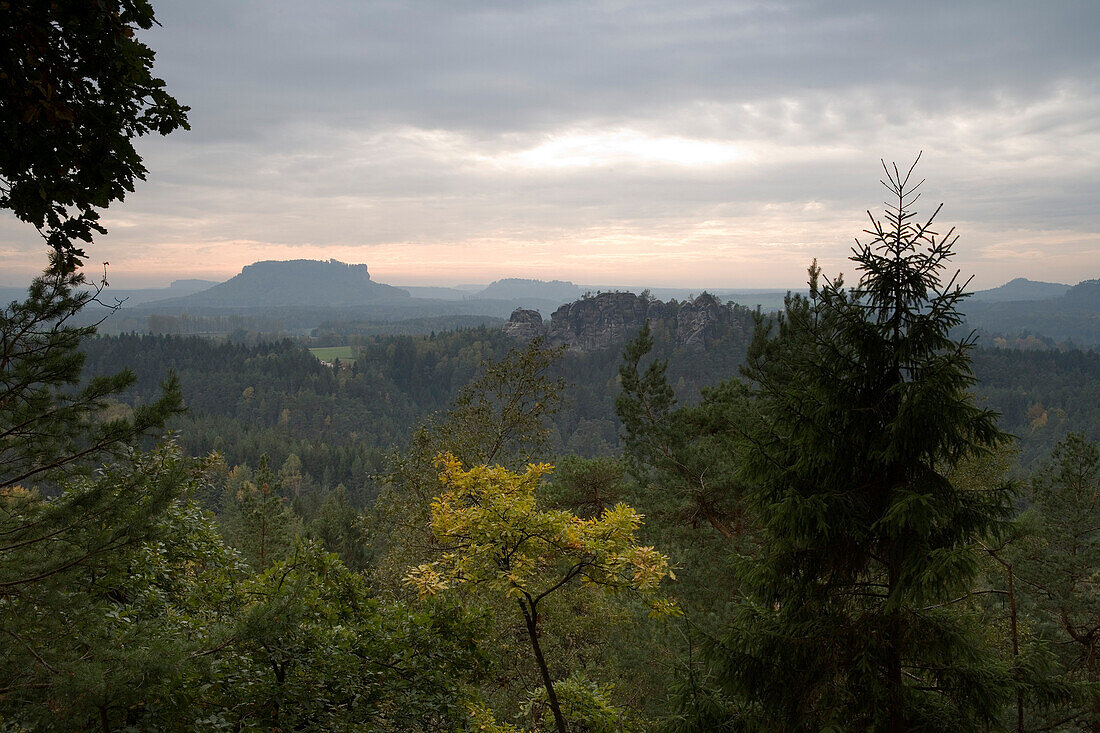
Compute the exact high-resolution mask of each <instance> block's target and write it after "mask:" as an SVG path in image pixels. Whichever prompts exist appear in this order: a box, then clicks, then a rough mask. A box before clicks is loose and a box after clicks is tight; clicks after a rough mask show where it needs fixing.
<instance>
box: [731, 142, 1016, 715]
mask: <svg viewBox="0 0 1100 733" xmlns="http://www.w3.org/2000/svg"><path fill="white" fill-rule="evenodd" d="M915 165H916V163H914V166H915ZM884 168H885V169H886V174H887V177H886V181H884V185H886V187H887V189H888V190H889V191H890V193H891V196H892V203H891V204H889V205H888V208H887V211H886V215H885V219H886V222H885V224H884V223H883V222H882V221H880V220H876V219H875V218H874V217H873V216H871V215H870V213H868V215H869V216H871V221H872V227H871V228H870V229H869V230H867V233H868V234H870V235H871V237H872V239H871V240H870V241H868V242H866V243H860V242H859V241H858V240H857V243H856V247H855V248H854V249H853V256H852V258H851V259H852V260H853V261H854V262H855V263H856V267H857V270H858V271H859V273H860V279H859V283H858V285H856V286H855V287H854V288H851V289H846V288H845V287H844V286H843V282H842V280H841V278H839V277H838V278H837V279H836V280H835V281H831V282H830V281H829V280H827V279H825V278H822V276H821V274H820V270H819V268H818V267H817V265H816V263H815V264H814V266H813V267H811V269H810V295H809V298H808V299H807V298H803V297H799V296H793V297H788V300H787V305H786V311H785V313H784V314H782V315H781V316H780V318H779V319H778V320H777V322H776V323H774V324H771V323H767V322H765V321H763V320H761V322H760V324H759V326H758V330H757V333H756V337H755V339H754V342H753V345H752V347H751V349H750V354H749V359H748V362H747V364H746V366H745V367H744V370H743V372H744V375H745V376H746V377H747V378H748V380H749V382H750V387H751V391H752V395H753V397H754V401H755V405H756V412H755V418H754V419H752V420H751V421H750V422H748V423H746V424H745V425H744V426H743V428H742V431H741V432H742V440H741V443H742V444H741V446H740V451H741V455H742V456H743V471H744V478H745V480H746V481H747V483H748V484H749V486H750V487H751V489H750V499H751V501H752V502H753V504H754V505H755V508H756V511H757V514H758V516H759V519H760V522H761V523H762V528H763V532H764V537H763V541H762V549H761V554H760V555H759V556H757V557H754V558H751V559H748V560H745V561H744V562H743V567H742V568H741V571H742V577H743V578H744V581H745V582H744V585H743V593H742V595H741V597H740V598H739V599H738V608H737V612H736V615H735V618H734V621H733V623H732V625H731V628H730V630H729V631H728V633H726V634H725V635H724V637H723V638H722V639H721V642H720V644H719V647H718V649H719V655H720V656H721V658H722V661H723V664H724V679H725V682H726V683H727V685H728V686H729V688H730V689H731V690H732V691H733V692H735V693H736V694H737V695H738V697H739V699H740V700H742V701H743V703H744V704H743V707H742V709H741V710H740V711H739V712H738V714H737V715H735V716H734V717H733V718H732V719H731V725H734V726H736V725H744V726H747V727H749V728H754V727H756V726H760V725H766V726H767V727H769V728H771V729H774V730H819V729H859V730H888V731H903V730H974V729H977V728H979V727H982V726H984V725H986V724H991V723H993V722H994V721H996V719H997V717H998V714H999V711H1000V710H1001V708H1002V705H1003V703H1004V701H1005V700H1006V698H1007V697H1008V696H1010V695H1011V691H1012V679H1013V676H1012V670H1011V669H1010V668H1009V664H1008V663H1007V662H1005V661H1003V660H1001V659H1000V658H999V657H998V656H997V655H996V653H995V652H994V651H993V650H992V649H991V648H990V647H989V646H988V645H987V644H986V642H985V639H984V636H983V633H982V629H981V628H980V626H979V624H978V623H977V618H978V617H977V615H976V613H975V612H974V610H975V609H974V604H975V601H974V600H973V596H972V593H971V591H972V590H973V584H974V581H975V578H976V575H977V573H978V570H979V567H980V558H981V549H980V544H979V543H980V541H981V540H983V539H985V538H988V537H989V536H991V535H996V534H997V533H998V532H1000V531H1001V529H1002V527H1003V524H1004V522H1005V521H1006V520H1007V518H1008V517H1009V515H1010V512H1011V499H1012V492H1011V490H1010V489H1009V488H1008V487H1007V486H989V487H984V488H982V489H980V490H974V489H970V488H964V487H960V486H957V485H955V484H953V483H952V481H951V480H950V478H949V472H950V469H951V467H952V466H953V465H955V464H956V463H958V462H959V461H960V460H962V459H964V458H967V457H969V456H973V455H976V454H981V453H983V452H986V451H990V450H992V449H995V448H996V447H997V446H998V445H1000V444H1001V443H1002V442H1004V441H1005V440H1007V438H1008V436H1006V435H1005V434H1003V433H1002V432H1000V431H999V430H998V428H997V426H996V422H995V418H996V416H995V415H994V414H993V413H990V412H988V411H985V410H982V409H980V408H979V407H977V406H976V405H975V404H974V401H973V400H972V398H971V396H970V394H969V392H968V389H969V388H970V387H971V386H972V385H973V383H974V381H975V380H974V377H973V376H972V374H971V371H970V360H969V356H968V351H969V349H970V347H971V346H972V343H973V341H972V339H971V338H966V339H962V340H955V339H953V338H952V336H951V330H952V329H953V328H955V327H956V326H958V325H959V324H960V322H961V316H960V313H959V305H960V303H961V301H962V299H963V298H964V297H965V293H964V288H963V285H960V284H959V283H958V282H957V277H958V274H957V273H956V275H955V276H954V277H951V278H950V279H947V280H946V281H945V280H944V271H945V269H946V267H947V264H948V262H949V260H950V258H951V257H952V255H953V251H952V249H953V246H954V244H955V242H956V240H957V236H955V235H954V230H952V231H950V232H948V233H947V234H946V235H945V236H942V237H940V236H938V235H937V233H936V232H935V231H934V230H933V220H934V219H935V215H936V213H938V212H939V208H937V209H936V212H935V213H934V214H933V215H932V217H930V218H928V219H927V220H924V221H923V223H921V220H918V219H917V218H916V217H917V214H916V212H915V211H914V210H913V204H914V203H915V201H916V199H917V198H918V196H919V193H917V189H918V188H919V186H920V184H916V185H910V178H911V175H912V168H910V169H909V172H908V173H903V172H901V171H899V169H898V168H897V166H893V167H892V168H889V167H886V166H885V164H884ZM941 206H942V205H941Z"/></svg>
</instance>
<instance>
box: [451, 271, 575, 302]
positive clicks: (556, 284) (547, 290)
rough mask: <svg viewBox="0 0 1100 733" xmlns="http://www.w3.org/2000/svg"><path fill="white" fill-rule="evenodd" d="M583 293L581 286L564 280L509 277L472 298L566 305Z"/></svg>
mask: <svg viewBox="0 0 1100 733" xmlns="http://www.w3.org/2000/svg"><path fill="white" fill-rule="evenodd" d="M583 293H584V291H583V290H581V286H580V285H577V284H576V283H571V282H567V281H564V280H550V281H549V282H548V281H546V280H526V279H524V278H519V277H509V278H505V279H503V280H497V281H495V282H493V283H490V284H489V287H487V288H485V289H484V290H482V291H480V292H478V293H476V294H474V295H473V296H472V297H474V298H482V299H486V300H517V299H535V300H550V301H557V302H558V303H568V302H569V301H571V300H576V299H577V298H579V297H581V295H582V294H583Z"/></svg>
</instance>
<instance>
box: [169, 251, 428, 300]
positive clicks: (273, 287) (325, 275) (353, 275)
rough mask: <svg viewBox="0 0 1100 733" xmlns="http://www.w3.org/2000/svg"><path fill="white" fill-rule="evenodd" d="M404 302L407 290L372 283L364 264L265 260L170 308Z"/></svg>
mask: <svg viewBox="0 0 1100 733" xmlns="http://www.w3.org/2000/svg"><path fill="white" fill-rule="evenodd" d="M408 298H409V294H408V292H407V291H405V290H401V289H400V288H395V287H392V286H390V285H383V284H382V283H376V282H374V281H373V280H371V279H370V273H369V272H368V271H367V266H366V265H349V264H347V263H344V262H340V261H339V260H328V261H327V262H325V261H321V260H266V261H264V262H256V263H254V264H251V265H246V266H245V267H244V269H242V270H241V272H240V274H239V275H236V276H235V277H232V278H230V279H229V280H226V281H225V282H223V283H221V284H219V285H215V286H214V287H212V288H209V289H208V290H204V291H202V292H201V293H195V294H193V295H189V296H187V297H186V298H178V299H176V300H174V301H172V303H174V304H180V305H183V304H187V305H193V306H200V307H207V308H225V307H234V308H265V307H266V308H270V307H276V306H321V307H332V306H335V307H340V306H355V305H369V304H372V303H377V302H378V301H381V300H399V299H408ZM168 302H169V301H163V304H167V303H168ZM158 305H160V304H158Z"/></svg>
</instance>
